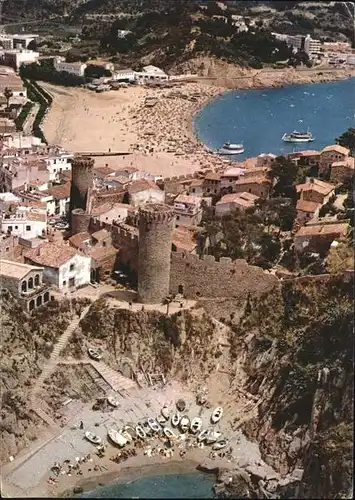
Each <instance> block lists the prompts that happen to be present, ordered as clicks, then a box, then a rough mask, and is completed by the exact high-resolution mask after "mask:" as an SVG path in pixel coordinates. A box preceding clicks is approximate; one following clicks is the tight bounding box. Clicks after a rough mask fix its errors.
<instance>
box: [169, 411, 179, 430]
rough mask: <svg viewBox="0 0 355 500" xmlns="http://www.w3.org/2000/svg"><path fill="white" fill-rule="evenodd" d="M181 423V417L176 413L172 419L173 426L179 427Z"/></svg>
mask: <svg viewBox="0 0 355 500" xmlns="http://www.w3.org/2000/svg"><path fill="white" fill-rule="evenodd" d="M179 423H180V415H179V414H178V413H174V415H173V416H172V417H171V425H172V426H173V427H177V426H178V425H179Z"/></svg>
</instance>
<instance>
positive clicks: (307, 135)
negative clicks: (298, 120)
mask: <svg viewBox="0 0 355 500" xmlns="http://www.w3.org/2000/svg"><path fill="white" fill-rule="evenodd" d="M282 140H283V141H284V142H313V141H314V138H313V135H312V133H311V132H310V131H309V130H307V132H297V130H294V131H293V132H291V133H290V134H287V133H285V134H284V135H283V136H282Z"/></svg>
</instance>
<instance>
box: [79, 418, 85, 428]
mask: <svg viewBox="0 0 355 500" xmlns="http://www.w3.org/2000/svg"><path fill="white" fill-rule="evenodd" d="M79 429H84V422H83V421H82V420H80V427H79Z"/></svg>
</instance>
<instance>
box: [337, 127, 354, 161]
mask: <svg viewBox="0 0 355 500" xmlns="http://www.w3.org/2000/svg"><path fill="white" fill-rule="evenodd" d="M336 143H337V144H340V145H341V146H344V147H346V148H348V149H350V154H351V155H352V156H355V128H351V127H350V128H348V130H346V131H345V132H344V133H343V134H341V136H340V137H338V138H337V139H336Z"/></svg>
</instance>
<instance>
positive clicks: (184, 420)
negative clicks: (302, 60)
mask: <svg viewBox="0 0 355 500" xmlns="http://www.w3.org/2000/svg"><path fill="white" fill-rule="evenodd" d="M189 428H190V419H189V417H187V416H186V415H184V416H183V417H181V420H180V429H181V431H182V432H187V431H188V430H189Z"/></svg>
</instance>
